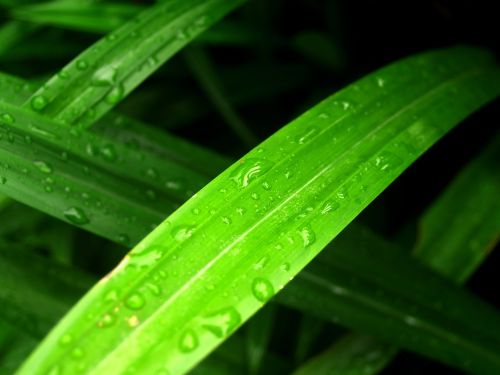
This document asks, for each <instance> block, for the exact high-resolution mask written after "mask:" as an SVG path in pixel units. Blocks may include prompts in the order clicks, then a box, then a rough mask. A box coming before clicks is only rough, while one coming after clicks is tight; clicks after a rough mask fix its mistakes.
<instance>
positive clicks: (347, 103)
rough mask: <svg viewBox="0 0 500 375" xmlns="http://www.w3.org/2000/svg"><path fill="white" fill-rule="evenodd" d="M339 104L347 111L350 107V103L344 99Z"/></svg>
mask: <svg viewBox="0 0 500 375" xmlns="http://www.w3.org/2000/svg"><path fill="white" fill-rule="evenodd" d="M340 105H341V107H342V109H343V110H344V111H347V110H348V109H349V108H350V107H351V103H349V102H348V101H346V100H344V101H341V102H340Z"/></svg>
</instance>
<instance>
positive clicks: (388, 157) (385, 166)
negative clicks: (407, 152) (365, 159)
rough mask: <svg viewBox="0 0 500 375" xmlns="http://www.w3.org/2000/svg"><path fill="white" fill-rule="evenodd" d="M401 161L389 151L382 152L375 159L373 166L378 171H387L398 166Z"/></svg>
mask: <svg viewBox="0 0 500 375" xmlns="http://www.w3.org/2000/svg"><path fill="white" fill-rule="evenodd" d="M402 162H403V160H401V159H400V158H399V157H398V156H396V155H395V154H393V153H392V152H389V151H382V152H381V153H380V154H379V155H378V156H377V157H375V161H374V165H375V167H376V168H377V169H378V170H380V171H389V170H391V169H392V168H395V167H397V166H399V165H400V164H401V163H402Z"/></svg>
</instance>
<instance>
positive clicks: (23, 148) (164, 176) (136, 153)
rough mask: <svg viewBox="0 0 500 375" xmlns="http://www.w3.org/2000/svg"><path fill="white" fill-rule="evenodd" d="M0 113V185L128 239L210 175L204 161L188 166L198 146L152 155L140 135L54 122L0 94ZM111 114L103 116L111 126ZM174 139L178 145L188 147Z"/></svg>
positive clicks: (96, 229)
mask: <svg viewBox="0 0 500 375" xmlns="http://www.w3.org/2000/svg"><path fill="white" fill-rule="evenodd" d="M0 113H1V114H2V115H0V116H3V117H0V123H1V125H2V126H1V128H0V137H1V138H2V139H3V140H4V141H3V144H2V147H1V148H0V155H1V160H3V162H2V164H0V178H1V180H0V181H1V184H0V192H3V193H4V194H6V195H8V196H9V197H12V198H14V199H16V200H18V201H20V202H23V203H25V204H28V205H30V206H32V207H35V208H37V209H39V210H41V211H43V212H46V213H48V214H50V215H52V216H55V217H58V218H60V219H63V220H65V221H66V222H69V223H71V224H74V225H80V226H84V227H86V228H88V229H89V230H91V231H93V232H94V233H97V234H100V235H102V236H104V237H107V238H110V239H112V240H114V241H119V242H121V243H123V244H125V245H128V244H133V243H136V242H137V241H138V240H139V239H140V238H142V237H143V236H144V234H145V233H147V232H148V231H149V230H151V228H152V226H154V225H155V224H158V223H160V222H161V221H162V220H163V219H164V218H165V217H166V216H167V215H168V214H169V213H170V212H172V211H173V210H174V209H175V208H176V207H177V206H178V205H179V204H181V203H182V202H184V200H186V199H187V198H188V197H189V196H190V195H192V194H193V193H194V192H195V191H197V190H199V189H200V188H201V187H202V186H203V185H205V183H206V182H207V177H206V176H205V171H203V170H202V171H201V172H200V171H199V170H200V169H199V168H200V167H201V165H198V166H197V167H191V166H190V159H196V158H198V157H199V156H197V155H200V156H201V155H203V152H202V151H201V149H200V150H198V149H195V151H194V153H193V154H191V156H186V157H181V158H176V155H178V154H176V151H175V148H174V149H173V150H171V151H170V153H169V151H168V150H166V151H165V153H164V154H167V155H163V156H157V155H155V154H154V153H152V152H148V153H144V152H141V150H140V149H139V150H138V149H137V147H138V145H137V143H132V144H124V143H120V142H119V141H115V140H113V139H111V138H105V137H102V136H101V137H98V136H96V135H94V134H92V133H90V132H88V131H85V130H82V131H80V130H78V129H74V128H70V127H67V126H63V125H59V124H58V123H55V122H54V121H52V120H50V119H48V118H46V117H44V116H40V115H38V114H36V113H33V112H32V111H29V110H26V109H23V108H20V107H16V106H13V105H10V104H8V103H2V102H0ZM116 119H120V117H117V118H115V119H113V116H108V117H107V118H106V119H105V120H108V121H109V120H111V121H112V123H111V124H110V125H109V126H112V125H113V123H115V122H116ZM119 121H122V122H123V118H122V119H121V120H119ZM130 122H131V121H130ZM136 126H137V125H136ZM124 137H126V135H124ZM168 138H169V137H168V135H164V136H163V137H162V139H168ZM170 142H171V143H173V142H175V139H170ZM179 142H180V146H181V149H186V150H187V149H189V148H190V147H189V146H188V144H187V143H186V142H181V141H179ZM191 148H192V149H194V147H191ZM209 154H210V153H209ZM185 155H190V154H189V153H185ZM138 217H140V220H138ZM117 223H119V224H120V225H117ZM117 230H119V232H118V233H117Z"/></svg>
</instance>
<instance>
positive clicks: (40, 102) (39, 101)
mask: <svg viewBox="0 0 500 375" xmlns="http://www.w3.org/2000/svg"><path fill="white" fill-rule="evenodd" d="M47 104H48V102H47V99H45V97H44V96H42V95H37V96H35V97H33V99H31V108H33V109H34V110H35V111H41V110H42V109H44V108H45V107H46V106H47Z"/></svg>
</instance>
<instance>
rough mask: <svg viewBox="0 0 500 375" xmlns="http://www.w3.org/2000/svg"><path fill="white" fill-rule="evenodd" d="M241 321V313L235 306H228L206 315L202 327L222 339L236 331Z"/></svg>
mask: <svg viewBox="0 0 500 375" xmlns="http://www.w3.org/2000/svg"><path fill="white" fill-rule="evenodd" d="M240 323H241V316H240V313H239V312H238V311H237V310H236V309H235V308H234V307H227V308H224V309H221V310H218V311H216V312H214V313H211V314H209V315H206V316H204V317H203V324H202V327H203V328H205V329H206V330H208V331H210V332H211V333H212V334H214V336H216V337H217V338H220V339H221V338H223V337H225V336H227V335H229V334H231V333H232V332H234V330H236V328H237V327H238V325H239V324H240Z"/></svg>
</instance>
